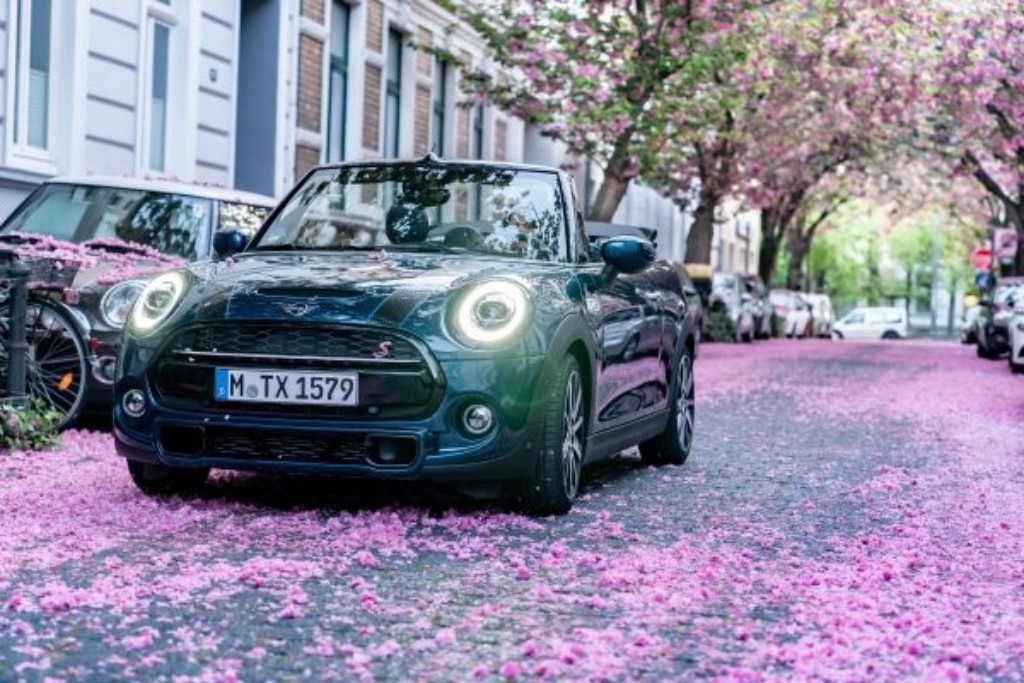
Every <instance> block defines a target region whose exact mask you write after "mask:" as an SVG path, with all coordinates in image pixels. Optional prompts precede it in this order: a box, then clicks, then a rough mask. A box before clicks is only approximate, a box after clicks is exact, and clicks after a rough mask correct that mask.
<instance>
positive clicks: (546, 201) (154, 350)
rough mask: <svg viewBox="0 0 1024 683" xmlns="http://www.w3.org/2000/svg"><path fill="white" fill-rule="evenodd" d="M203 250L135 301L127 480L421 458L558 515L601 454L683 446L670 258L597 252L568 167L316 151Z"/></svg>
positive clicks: (118, 431)
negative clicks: (259, 218) (255, 220)
mask: <svg viewBox="0 0 1024 683" xmlns="http://www.w3.org/2000/svg"><path fill="white" fill-rule="evenodd" d="M217 247H218V253H219V254H220V258H219V260H217V261H212V262H200V263H195V264H192V265H190V266H188V267H187V268H182V269H178V270H173V271H170V272H168V273H166V274H165V275H163V276H161V277H159V278H157V279H156V280H154V281H153V282H152V283H150V284H149V285H148V286H147V287H146V289H145V291H144V292H143V293H142V294H141V295H140V296H139V298H138V300H137V302H136V304H135V306H134V308H133V309H132V311H131V313H130V315H129V320H128V324H127V325H126V330H125V337H124V343H123V345H122V347H121V354H120V358H119V364H118V376H117V382H116V406H115V416H114V419H115V436H116V442H117V448H118V452H119V453H120V454H121V455H123V456H124V457H125V458H127V461H128V469H129V472H130V474H131V476H132V478H133V480H134V481H135V483H136V484H137V485H138V486H139V488H141V489H142V490H143V491H146V492H149V493H158V492H171V491H180V490H183V489H187V488H190V487H195V486H198V485H201V484H202V483H203V482H204V481H205V479H206V477H207V475H208V473H209V470H210V468H228V469H240V470H263V471H285V472H296V473H324V474H340V475H345V476H363V477H378V478H386V477H390V478H421V479H429V480H438V481H449V482H457V483H458V484H459V486H460V488H462V489H464V490H465V491H466V492H467V493H469V494H471V495H476V496H502V497H504V498H506V499H508V500H511V501H516V502H517V503H518V505H519V506H521V507H523V508H525V509H527V510H529V511H531V512H534V513H537V514H552V513H564V512H566V511H568V510H569V508H570V507H571V506H572V504H573V501H574V499H575V498H576V497H577V495H578V494H579V492H580V482H581V475H582V471H583V467H584V466H585V465H587V464H589V463H591V462H593V461H595V460H598V459H600V458H605V457H609V456H612V455H614V454H616V453H619V452H621V451H622V450H623V449H626V448H628V447H631V446H635V445H639V446H640V452H641V454H642V456H643V458H644V460H645V461H648V462H651V463H677V464H678V463H682V462H683V461H684V460H685V459H686V457H687V455H688V453H689V451H690V444H691V440H692V436H693V424H694V379H693V358H694V353H695V348H694V345H695V343H696V341H695V337H696V334H695V329H694V325H693V320H692V317H691V315H690V314H689V312H688V311H687V307H686V303H685V301H684V299H683V296H682V290H681V285H680V280H679V276H678V274H677V272H676V271H675V270H674V269H673V268H671V267H669V266H668V265H667V264H663V263H661V262H659V261H656V260H655V253H654V248H653V247H652V245H651V244H650V243H649V242H647V241H645V240H643V239H640V238H637V237H631V236H624V237H611V238H608V239H605V240H603V241H602V242H601V244H600V246H599V249H598V251H597V253H596V254H595V252H593V251H592V250H591V249H590V248H589V244H588V239H587V236H586V234H585V233H584V224H583V220H582V213H581V210H580V206H579V203H578V200H577V198H576V192H575V189H574V187H573V183H572V179H571V177H570V176H569V175H567V174H566V173H564V172H562V171H559V170H555V169H550V168H542V167H531V166H522V165H513V164H504V163H502V164H499V163H481V162H474V163H468V162H466V163H464V162H446V161H441V160H438V159H436V158H434V157H427V158H426V159H422V160H419V161H412V162H367V163H354V164H342V165H337V166H327V167H321V168H318V169H315V170H313V171H312V172H310V173H309V174H308V175H307V176H306V177H305V178H304V179H303V180H302V181H301V182H300V183H299V184H298V186H297V187H296V188H295V189H294V190H293V191H292V192H291V194H290V195H289V196H288V197H287V198H286V199H285V200H284V201H283V202H282V203H281V204H280V206H278V207H277V209H275V211H274V212H273V213H272V214H271V215H270V216H269V217H268V219H267V221H266V222H265V223H264V225H263V226H262V228H261V229H260V230H259V232H258V233H257V234H256V235H255V237H254V238H253V239H252V240H251V242H249V243H248V244H247V243H246V240H245V238H244V237H243V236H242V235H241V234H240V233H239V234H233V233H222V234H220V235H218V244H217ZM598 255H599V256H598Z"/></svg>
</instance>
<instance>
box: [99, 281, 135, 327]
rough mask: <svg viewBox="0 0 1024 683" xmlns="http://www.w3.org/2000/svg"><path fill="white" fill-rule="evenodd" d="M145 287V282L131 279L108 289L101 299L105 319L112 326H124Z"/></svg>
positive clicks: (101, 308)
mask: <svg viewBox="0 0 1024 683" xmlns="http://www.w3.org/2000/svg"><path fill="white" fill-rule="evenodd" d="M145 288H146V283H145V282H139V281H137V280H129V281H128V282H121V283H119V284H116V285H114V286H113V287H111V288H110V289H108V290H107V292H106V294H104V295H103V298H102V299H100V315H102V316H103V321H104V322H105V323H107V325H109V326H110V327H117V328H121V327H124V324H125V322H127V321H128V314H129V313H130V312H131V310H132V304H134V303H135V300H136V299H137V298H139V294H141V293H142V290H144V289H145Z"/></svg>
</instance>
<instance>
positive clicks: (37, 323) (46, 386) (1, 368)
mask: <svg viewBox="0 0 1024 683" xmlns="http://www.w3.org/2000/svg"><path fill="white" fill-rule="evenodd" d="M26 265H28V266H29V267H30V268H31V274H30V275H29V278H28V280H29V282H28V285H29V286H28V294H27V303H26V306H25V340H26V342H27V344H28V350H27V353H26V355H25V378H26V382H25V383H26V387H25V388H26V393H27V394H28V396H29V400H30V401H31V402H33V403H37V402H41V403H42V405H43V406H44V407H45V408H48V409H50V410H54V411H56V412H58V413H60V415H61V418H60V421H59V422H58V425H57V426H58V428H59V429H65V428H66V427H68V426H69V425H71V424H73V423H74V421H75V420H76V419H78V417H79V416H80V415H81V414H82V411H83V409H84V408H85V388H86V381H87V380H86V378H87V373H88V371H89V362H88V357H87V353H86V346H85V342H84V341H83V340H82V336H81V334H80V333H79V332H78V330H77V328H76V326H75V323H74V319H73V318H72V314H71V313H70V312H69V309H68V308H67V307H66V306H65V305H64V303H63V296H64V292H65V290H66V289H67V288H68V287H70V285H71V281H72V280H73V279H74V275H75V272H77V267H74V266H72V267H68V266H65V265H63V264H61V263H60V262H58V261H56V260H55V259H37V260H32V261H26ZM10 286H11V285H10V281H9V280H4V281H3V282H0V387H2V388H6V387H7V374H8V365H9V356H10V354H9V353H8V344H9V340H10V324H11V320H10Z"/></svg>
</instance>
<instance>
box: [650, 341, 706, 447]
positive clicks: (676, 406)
mask: <svg viewBox="0 0 1024 683" xmlns="http://www.w3.org/2000/svg"><path fill="white" fill-rule="evenodd" d="M694 384H695V383H694V380H693V354H691V353H690V350H689V349H683V353H682V354H681V356H680V358H679V365H678V366H677V367H676V383H675V389H674V394H673V401H672V411H671V413H670V415H669V420H668V425H667V426H666V428H665V431H664V432H662V433H661V434H660V435H658V436H656V437H654V438H653V439H651V440H649V441H645V442H643V443H642V444H640V457H641V458H642V459H643V461H644V462H645V463H647V464H650V465H663V464H668V465H682V464H683V463H684V462H686V459H687V458H688V457H689V456H690V448H691V447H692V446H693V427H694V423H695V420H696V401H695V400H694V396H695V393H696V392H695V386H694Z"/></svg>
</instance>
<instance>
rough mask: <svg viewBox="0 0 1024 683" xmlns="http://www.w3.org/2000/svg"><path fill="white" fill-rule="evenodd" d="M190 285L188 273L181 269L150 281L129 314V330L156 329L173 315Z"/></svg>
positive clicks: (142, 331)
mask: <svg viewBox="0 0 1024 683" xmlns="http://www.w3.org/2000/svg"><path fill="white" fill-rule="evenodd" d="M188 287H189V278H188V275H187V274H186V273H185V272H183V271H180V270H172V271H170V272H167V273H164V274H163V275H160V276H159V277H157V278H156V279H155V280H153V281H152V282H150V283H149V284H148V285H146V288H145V289H144V290H142V293H141V294H139V298H138V299H136V301H135V305H134V306H133V307H132V312H131V314H130V315H129V316H128V328H129V330H130V331H131V332H133V333H135V334H139V335H146V334H149V333H150V332H152V331H154V330H155V329H156V328H157V327H158V326H159V325H160V323H162V322H164V321H165V320H167V319H168V318H169V317H171V313H173V312H174V309H175V308H177V307H178V304H179V303H181V300H182V299H183V298H184V297H185V292H187V291H188Z"/></svg>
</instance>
